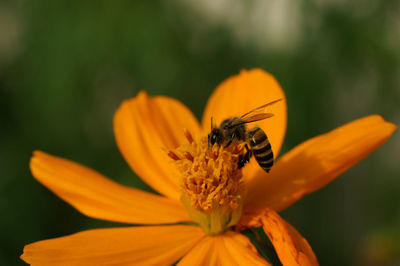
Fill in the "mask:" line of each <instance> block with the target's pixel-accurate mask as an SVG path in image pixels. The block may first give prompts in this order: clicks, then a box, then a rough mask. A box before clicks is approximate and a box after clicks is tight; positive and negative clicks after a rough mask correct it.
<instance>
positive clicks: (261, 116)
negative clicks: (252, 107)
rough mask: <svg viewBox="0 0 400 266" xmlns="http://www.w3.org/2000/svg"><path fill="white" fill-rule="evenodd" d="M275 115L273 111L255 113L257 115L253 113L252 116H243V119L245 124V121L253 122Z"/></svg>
mask: <svg viewBox="0 0 400 266" xmlns="http://www.w3.org/2000/svg"><path fill="white" fill-rule="evenodd" d="M273 116H274V114H272V113H262V114H255V115H251V116H247V117H245V118H242V121H243V124H245V123H251V122H256V121H260V120H264V119H267V118H270V117H273Z"/></svg>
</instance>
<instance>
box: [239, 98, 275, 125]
mask: <svg viewBox="0 0 400 266" xmlns="http://www.w3.org/2000/svg"><path fill="white" fill-rule="evenodd" d="M279 101H282V99H278V100H275V101H272V102H269V103H267V104H264V105H261V106H260V107H257V108H255V109H253V110H251V111H249V112H247V113H245V114H244V115H242V116H241V117H240V118H241V119H243V120H246V119H247V118H249V117H253V116H256V115H257V114H265V113H266V111H267V106H270V105H273V104H274V103H277V102H279ZM266 118H268V117H266ZM263 119H265V118H263ZM259 120H261V119H259ZM256 121H258V120H256ZM252 122H254V121H252ZM248 123H249V122H248Z"/></svg>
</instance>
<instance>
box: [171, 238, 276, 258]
mask: <svg viewBox="0 0 400 266" xmlns="http://www.w3.org/2000/svg"><path fill="white" fill-rule="evenodd" d="M178 265H181V266H182V265H227V266H228V265H229V266H230V265H270V264H269V263H268V262H267V261H266V260H265V259H263V258H262V257H261V256H260V255H259V254H258V252H257V249H256V248H255V247H254V246H253V244H252V243H251V242H250V240H249V239H248V238H246V237H245V236H244V235H241V234H239V233H236V232H232V231H228V232H226V233H225V234H223V235H218V236H208V237H205V238H204V239H203V240H201V241H200V243H198V244H197V245H196V246H195V247H194V248H193V249H192V250H191V251H190V252H189V253H188V254H187V255H186V256H185V257H183V259H182V260H181V261H180V262H179V263H178Z"/></svg>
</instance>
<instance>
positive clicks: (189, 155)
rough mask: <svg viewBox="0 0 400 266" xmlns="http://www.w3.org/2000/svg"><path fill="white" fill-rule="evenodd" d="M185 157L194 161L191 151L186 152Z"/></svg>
mask: <svg viewBox="0 0 400 266" xmlns="http://www.w3.org/2000/svg"><path fill="white" fill-rule="evenodd" d="M185 157H186V159H188V160H190V161H192V162H193V160H194V159H193V156H192V155H191V154H190V153H189V152H185Z"/></svg>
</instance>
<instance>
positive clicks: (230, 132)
mask: <svg viewBox="0 0 400 266" xmlns="http://www.w3.org/2000/svg"><path fill="white" fill-rule="evenodd" d="M281 100H282V99H278V100H275V101H272V102H269V103H267V104H264V105H262V106H260V107H257V108H255V109H253V110H251V111H249V112H247V113H245V114H244V115H242V116H240V117H231V118H227V119H225V120H224V121H222V123H221V125H220V126H219V127H215V126H214V124H213V118H212V117H211V133H210V134H208V145H209V147H210V144H211V145H214V144H215V143H216V144H217V145H223V144H224V143H225V146H224V148H227V147H228V146H229V145H231V144H232V142H234V141H237V142H246V144H245V148H246V153H245V154H241V155H240V156H239V160H238V168H239V169H241V168H242V167H244V166H245V165H246V164H247V163H248V162H249V161H250V158H251V157H252V156H253V155H254V157H255V158H256V161H257V163H258V165H259V166H260V167H261V168H262V169H263V170H264V171H265V172H267V173H269V171H270V170H271V168H272V166H273V164H274V154H273V153H272V149H271V144H270V142H269V140H268V137H267V134H265V132H264V131H263V130H262V129H261V128H259V127H258V126H255V127H254V128H252V129H250V130H247V128H246V124H248V123H252V122H256V121H260V120H264V119H267V118H270V117H272V116H273V114H272V113H267V112H266V107H267V106H270V105H272V104H274V103H277V102H279V101H281ZM248 144H249V145H250V148H249V145H248Z"/></svg>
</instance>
